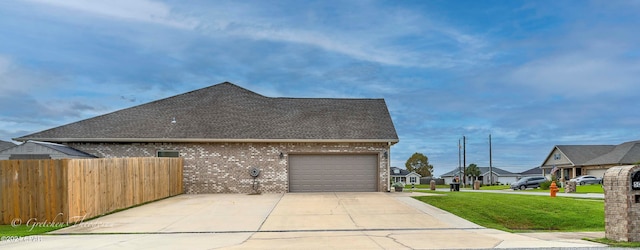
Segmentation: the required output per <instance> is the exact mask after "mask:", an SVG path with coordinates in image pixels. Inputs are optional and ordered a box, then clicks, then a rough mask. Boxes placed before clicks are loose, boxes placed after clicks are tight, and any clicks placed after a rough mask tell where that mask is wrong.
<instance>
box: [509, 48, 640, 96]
mask: <svg viewBox="0 0 640 250" xmlns="http://www.w3.org/2000/svg"><path fill="white" fill-rule="evenodd" d="M638 75H640V67H639V66H638V63H637V62H633V63H629V62H624V61H622V60H616V59H615V58H602V57H597V56H594V55H589V54H586V53H585V54H568V55H559V56H552V57H547V58H541V59H538V60H535V61H532V62H530V63H527V64H524V65H522V66H520V67H518V68H516V69H515V70H514V71H513V72H511V74H510V75H509V76H508V77H507V78H508V80H509V81H510V82H513V83H514V84H521V85H525V86H528V87H531V88H534V89H538V90H540V91H541V92H543V93H546V94H552V95H553V94H555V95H563V96H581V95H589V96H591V95H596V94H602V93H625V92H626V93H628V92H627V91H630V90H633V89H634V88H637V76H638Z"/></svg>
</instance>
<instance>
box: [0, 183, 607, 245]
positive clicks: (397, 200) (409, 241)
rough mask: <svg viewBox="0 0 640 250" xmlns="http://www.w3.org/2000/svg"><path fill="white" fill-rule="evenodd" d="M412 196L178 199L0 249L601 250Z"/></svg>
mask: <svg viewBox="0 0 640 250" xmlns="http://www.w3.org/2000/svg"><path fill="white" fill-rule="evenodd" d="M411 195H433V194H417V193H416V194H411V193H287V194H262V195H242V194H211V195H180V196H176V197H171V198H168V199H164V200H161V201H157V202H153V203H149V204H146V205H142V206H139V207H134V208H131V209H127V210H125V211H121V212H117V213H114V214H110V215H106V216H103V217H100V218H97V219H94V220H90V221H85V222H83V223H80V224H78V225H75V226H71V227H68V228H64V229H61V230H58V231H55V232H52V233H50V234H48V235H42V236H38V238H36V239H37V240H33V241H22V242H5V241H3V242H0V249H36V248H37V249H176V248H188V249H218V248H222V249H463V248H482V249H487V248H532V247H553V248H556V247H572V248H576V247H598V246H602V245H600V244H597V243H591V242H586V241H581V240H573V239H571V240H568V239H566V238H563V239H554V238H552V237H551V236H548V237H551V238H550V239H540V238H541V237H537V238H536V237H528V236H526V235H519V234H511V233H506V232H503V231H499V230H494V229H487V228H483V227H480V226H478V225H476V224H473V223H471V222H469V221H466V220H463V219H461V218H459V217H457V216H454V215H452V214H450V213H448V212H445V211H442V210H440V209H437V208H435V207H432V206H430V205H428V204H425V203H422V202H420V201H418V200H415V199H413V198H412V197H410V196H411Z"/></svg>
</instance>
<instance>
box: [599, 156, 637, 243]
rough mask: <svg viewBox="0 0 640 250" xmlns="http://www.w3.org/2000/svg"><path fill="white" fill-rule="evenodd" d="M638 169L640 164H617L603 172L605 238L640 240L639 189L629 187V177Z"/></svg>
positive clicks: (630, 182) (626, 240)
mask: <svg viewBox="0 0 640 250" xmlns="http://www.w3.org/2000/svg"><path fill="white" fill-rule="evenodd" d="M638 171H640V166H617V167H612V168H610V169H609V170H607V172H606V173H605V174H604V181H603V188H604V212H605V218H604V221H605V236H606V237H607V239H610V240H615V241H625V242H629V241H635V242H640V190H633V189H632V187H631V185H632V181H631V177H632V175H633V174H634V173H636V172H638Z"/></svg>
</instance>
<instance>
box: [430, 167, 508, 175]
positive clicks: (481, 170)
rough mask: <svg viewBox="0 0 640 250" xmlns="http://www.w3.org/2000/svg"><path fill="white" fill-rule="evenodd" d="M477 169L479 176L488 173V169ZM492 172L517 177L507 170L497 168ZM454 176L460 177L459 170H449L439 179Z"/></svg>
mask: <svg viewBox="0 0 640 250" xmlns="http://www.w3.org/2000/svg"><path fill="white" fill-rule="evenodd" d="M478 169H480V175H485V174H487V173H489V167H478ZM492 170H493V172H494V173H496V174H497V175H499V176H518V174H516V173H512V172H509V171H507V170H504V169H501V168H497V167H493V169H492ZM456 175H460V169H458V168H455V169H454V170H451V171H449V172H447V173H445V174H442V175H440V177H454V176H456Z"/></svg>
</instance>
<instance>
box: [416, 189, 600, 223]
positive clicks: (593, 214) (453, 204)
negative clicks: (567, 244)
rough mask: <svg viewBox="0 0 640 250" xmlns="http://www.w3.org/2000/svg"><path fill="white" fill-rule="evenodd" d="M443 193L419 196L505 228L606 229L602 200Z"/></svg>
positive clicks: (439, 206)
mask: <svg viewBox="0 0 640 250" xmlns="http://www.w3.org/2000/svg"><path fill="white" fill-rule="evenodd" d="M440 193H442V192H440ZM442 194H445V195H442V196H422V197H416V199H418V200H420V201H423V202H425V203H428V204H431V205H433V206H436V207H438V208H440V209H443V210H446V211H449V212H450V213H453V214H455V215H457V216H460V217H462V218H464V219H466V220H469V221H471V222H474V223H476V224H478V225H481V226H484V227H489V228H495V229H499V230H503V231H509V232H523V231H604V201H602V200H587V199H574V198H565V197H556V198H551V197H545V196H530V195H511V194H491V193H471V192H452V193H449V192H446V193H442Z"/></svg>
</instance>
